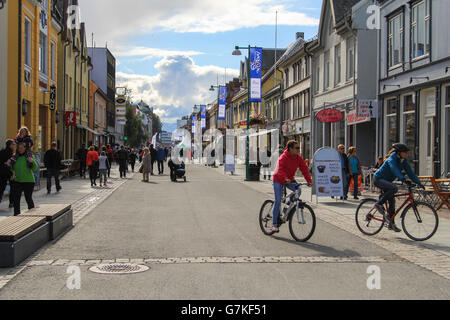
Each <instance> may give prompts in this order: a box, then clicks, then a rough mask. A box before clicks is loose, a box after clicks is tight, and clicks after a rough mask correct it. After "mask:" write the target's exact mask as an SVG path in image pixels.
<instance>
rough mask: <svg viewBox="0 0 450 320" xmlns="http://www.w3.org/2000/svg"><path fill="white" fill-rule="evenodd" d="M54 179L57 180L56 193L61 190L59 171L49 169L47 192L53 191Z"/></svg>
mask: <svg viewBox="0 0 450 320" xmlns="http://www.w3.org/2000/svg"><path fill="white" fill-rule="evenodd" d="M52 177H54V178H55V186H56V191H59V190H61V185H60V183H59V170H58V169H47V191H49V192H50V191H51V190H52Z"/></svg>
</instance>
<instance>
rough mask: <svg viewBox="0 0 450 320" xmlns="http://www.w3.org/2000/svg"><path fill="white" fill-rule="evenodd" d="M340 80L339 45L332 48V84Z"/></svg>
mask: <svg viewBox="0 0 450 320" xmlns="http://www.w3.org/2000/svg"><path fill="white" fill-rule="evenodd" d="M340 82H341V45H340V44H339V45H337V46H336V47H335V48H334V85H335V86H336V85H337V84H339V83H340Z"/></svg>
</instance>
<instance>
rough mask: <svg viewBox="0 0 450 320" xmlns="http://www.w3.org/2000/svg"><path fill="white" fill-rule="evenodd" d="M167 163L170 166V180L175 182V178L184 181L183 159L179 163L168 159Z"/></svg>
mask: <svg viewBox="0 0 450 320" xmlns="http://www.w3.org/2000/svg"><path fill="white" fill-rule="evenodd" d="M168 165H169V168H170V180H171V181H172V182H176V181H177V179H183V180H184V182H186V169H185V165H184V162H183V161H182V162H181V163H180V164H175V163H174V162H173V161H172V159H170V160H169V162H168Z"/></svg>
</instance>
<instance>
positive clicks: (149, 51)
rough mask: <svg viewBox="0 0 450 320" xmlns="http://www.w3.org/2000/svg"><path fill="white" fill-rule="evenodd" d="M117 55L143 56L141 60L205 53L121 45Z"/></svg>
mask: <svg viewBox="0 0 450 320" xmlns="http://www.w3.org/2000/svg"><path fill="white" fill-rule="evenodd" d="M114 54H115V56H117V57H142V58H141V59H140V60H139V61H145V60H150V59H153V58H163V57H169V56H178V55H186V56H197V55H201V54H203V52H199V51H176V50H165V49H159V48H149V47H128V46H119V47H117V48H116V51H115V52H114Z"/></svg>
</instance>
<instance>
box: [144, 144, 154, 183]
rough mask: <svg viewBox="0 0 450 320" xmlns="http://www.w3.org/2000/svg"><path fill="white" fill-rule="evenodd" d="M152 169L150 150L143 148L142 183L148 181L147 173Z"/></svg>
mask: <svg viewBox="0 0 450 320" xmlns="http://www.w3.org/2000/svg"><path fill="white" fill-rule="evenodd" d="M151 168H152V158H151V156H150V150H149V149H148V148H144V151H143V156H142V175H143V177H142V182H148V181H149V177H148V176H149V173H150V171H151Z"/></svg>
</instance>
